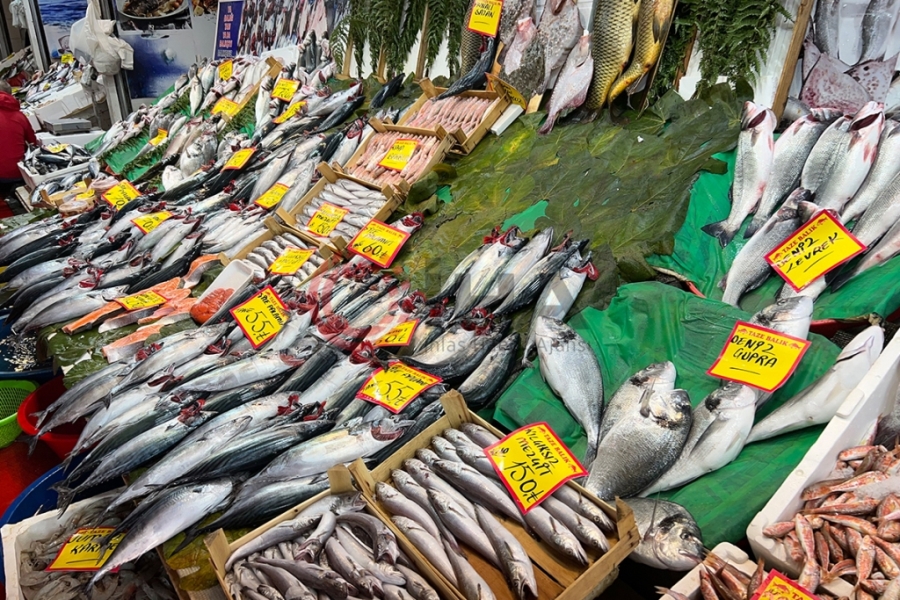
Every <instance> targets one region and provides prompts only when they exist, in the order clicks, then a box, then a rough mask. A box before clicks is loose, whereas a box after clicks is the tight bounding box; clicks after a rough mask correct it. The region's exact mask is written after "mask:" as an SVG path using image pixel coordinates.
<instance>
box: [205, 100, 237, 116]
mask: <svg viewBox="0 0 900 600" xmlns="http://www.w3.org/2000/svg"><path fill="white" fill-rule="evenodd" d="M240 111H241V105H240V104H238V103H237V102H235V101H234V100H229V99H228V98H219V101H218V102H216V105H215V106H213V109H212V114H214V115H216V114H219V113H224V114H225V115H226V116H228V118H234V115H236V114H238V113H239V112H240Z"/></svg>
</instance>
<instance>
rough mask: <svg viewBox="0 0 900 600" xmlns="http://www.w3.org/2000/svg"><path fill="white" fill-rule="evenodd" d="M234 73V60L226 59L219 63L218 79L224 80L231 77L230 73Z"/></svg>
mask: <svg viewBox="0 0 900 600" xmlns="http://www.w3.org/2000/svg"><path fill="white" fill-rule="evenodd" d="M233 73H234V62H232V61H230V60H226V61H225V62H223V63H222V64H221V65H219V79H221V80H223V81H225V80H228V79H231V75H232V74H233Z"/></svg>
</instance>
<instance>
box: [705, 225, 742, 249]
mask: <svg viewBox="0 0 900 600" xmlns="http://www.w3.org/2000/svg"><path fill="white" fill-rule="evenodd" d="M700 229H701V230H702V231H703V233H706V234H709V235H711V236H713V237H714V238H716V239H717V240H719V244H721V245H722V247H723V248H724V247H725V246H727V245H728V244H730V243H731V240H732V239H734V232H732V231H728V228H727V226H726V221H719V222H717V223H710V224H709V225H704V226H703V227H701V228H700Z"/></svg>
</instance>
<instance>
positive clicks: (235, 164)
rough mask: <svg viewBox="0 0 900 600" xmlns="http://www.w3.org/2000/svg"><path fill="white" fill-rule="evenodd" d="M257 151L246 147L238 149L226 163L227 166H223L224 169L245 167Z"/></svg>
mask: <svg viewBox="0 0 900 600" xmlns="http://www.w3.org/2000/svg"><path fill="white" fill-rule="evenodd" d="M254 152H256V150H254V149H253V148H244V149H242V150H238V151H237V152H235V153H234V154H232V155H231V157H230V158H229V159H228V161H227V162H226V163H225V166H224V167H222V170H223V171H227V170H229V169H243V168H244V165H246V164H247V161H248V160H250V157H251V156H253V153H254Z"/></svg>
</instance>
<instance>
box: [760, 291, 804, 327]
mask: <svg viewBox="0 0 900 600" xmlns="http://www.w3.org/2000/svg"><path fill="white" fill-rule="evenodd" d="M812 311H813V300H812V298H810V297H808V296H794V297H792V298H781V299H779V300H777V301H776V302H775V304H772V305H770V306H767V307H766V308H764V309H762V310H761V311H759V312H758V313H756V315H754V319H756V320H757V321H758V322H759V323H760V324H761V325H764V326H771V325H776V324H778V323H789V322H791V321H796V320H806V319H809V318H810V317H811V316H812Z"/></svg>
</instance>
